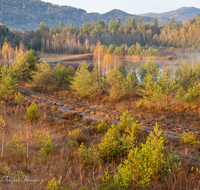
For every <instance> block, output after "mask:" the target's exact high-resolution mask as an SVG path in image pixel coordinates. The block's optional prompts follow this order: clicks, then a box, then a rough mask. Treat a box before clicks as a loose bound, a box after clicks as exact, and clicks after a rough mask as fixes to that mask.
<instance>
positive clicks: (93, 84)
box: [70, 62, 103, 98]
mask: <svg viewBox="0 0 200 190" xmlns="http://www.w3.org/2000/svg"><path fill="white" fill-rule="evenodd" d="M88 67H89V65H87V64H86V62H83V63H82V64H81V65H80V66H79V67H78V69H77V71H76V73H75V77H74V80H73V81H72V82H71V83H72V85H71V86H70V87H71V89H72V90H74V94H76V95H78V96H79V97H81V98H84V97H92V96H95V95H99V94H101V92H102V90H103V88H102V87H103V84H102V82H101V78H100V76H99V71H98V69H97V68H96V67H95V68H94V69H93V71H92V72H89V70H88Z"/></svg>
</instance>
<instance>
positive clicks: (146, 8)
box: [42, 0, 200, 14]
mask: <svg viewBox="0 0 200 190" xmlns="http://www.w3.org/2000/svg"><path fill="white" fill-rule="evenodd" d="M42 1H45V2H50V3H54V4H57V5H68V6H73V7H76V8H82V9H84V10H86V11H87V12H89V13H90V12H98V13H106V12H108V11H110V10H112V9H120V10H122V11H125V12H127V13H130V14H141V13H147V12H157V13H160V12H167V11H171V10H175V9H178V8H180V7H184V6H185V7H197V8H200V0H42Z"/></svg>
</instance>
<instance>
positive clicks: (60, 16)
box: [0, 0, 162, 30]
mask: <svg viewBox="0 0 200 190" xmlns="http://www.w3.org/2000/svg"><path fill="white" fill-rule="evenodd" d="M119 17H121V20H122V24H125V20H126V18H128V17H135V18H136V19H137V18H139V17H140V16H138V15H132V14H128V13H125V12H123V11H120V10H116V9H115V10H112V11H110V12H108V13H105V14H99V13H87V12H86V11H85V10H83V9H78V8H74V7H70V6H59V5H54V4H51V3H46V2H43V1H40V0H0V23H2V24H5V25H6V26H7V27H10V28H12V29H22V30H27V29H30V30H32V29H33V30H35V29H36V28H38V27H39V24H40V22H44V23H45V24H46V25H47V26H48V27H49V28H53V27H54V26H56V27H58V26H59V23H60V22H63V23H64V24H65V25H70V24H71V23H73V25H74V26H79V27H82V25H83V23H84V22H92V23H94V22H97V21H98V20H104V21H105V22H106V23H107V24H108V23H109V19H111V18H115V20H116V21H117V19H118V18H119ZM144 20H145V22H146V23H147V22H148V21H149V22H153V20H154V19H153V18H151V17H146V16H144ZM160 22H162V20H161V21H160Z"/></svg>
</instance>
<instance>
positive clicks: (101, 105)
mask: <svg viewBox="0 0 200 190" xmlns="http://www.w3.org/2000/svg"><path fill="white" fill-rule="evenodd" d="M62 94H63V92H56V93H55V96H56V97H59V98H60V99H62V98H63V97H62ZM64 96H66V97H67V98H70V99H71V100H72V101H76V99H74V97H73V96H72V95H71V94H69V92H66V93H65V94H64ZM136 99H137V98H136ZM8 100H9V101H8V102H7V103H6V104H4V105H3V106H2V107H1V108H0V113H1V114H2V115H3V117H4V119H5V122H6V126H5V131H4V133H3V142H4V147H5V144H6V143H8V142H9V141H10V140H11V139H12V138H13V137H15V136H16V137H17V138H19V139H20V141H21V143H22V144H23V145H24V146H26V147H27V145H28V157H27V152H26V153H24V154H21V153H20V154H19V153H10V152H6V151H4V156H3V158H1V163H0V166H1V167H0V173H1V174H2V170H3V167H4V166H8V167H10V170H11V173H17V171H19V170H20V171H23V172H24V174H25V175H27V176H28V178H29V179H39V180H40V183H35V184H34V183H29V184H24V183H5V184H1V188H2V189H6V190H7V189H8V190H9V189H13V188H15V189H19V190H23V189H37V190H40V189H47V184H48V181H50V180H51V179H53V178H56V180H60V184H61V186H63V187H66V186H67V187H69V188H70V190H77V189H81V188H82V187H83V186H85V187H87V188H88V190H93V189H94V190H96V189H97V186H98V185H99V184H101V183H102V180H101V178H102V177H103V176H104V173H105V171H107V170H108V171H109V173H110V176H111V177H113V175H114V173H116V172H117V166H118V165H119V164H120V163H122V161H123V159H124V158H123V157H122V156H119V157H118V158H117V159H116V160H113V161H110V162H106V163H104V164H98V166H97V167H95V168H93V169H88V168H87V167H85V166H84V163H83V160H81V159H80V158H79V157H78V156H77V150H78V148H79V145H80V143H81V142H84V144H85V145H86V146H87V147H90V146H95V145H97V144H98V143H99V142H100V140H101V138H102V137H103V136H104V134H99V133H97V132H96V131H95V129H96V126H97V124H98V123H95V121H92V120H89V119H88V120H85V121H84V124H83V123H74V122H72V121H69V120H73V119H74V115H73V114H71V115H70V114H68V115H67V119H69V120H65V119H61V118H62V115H63V113H62V112H61V111H57V110H56V109H55V108H53V109H51V108H49V107H48V106H46V105H44V104H40V106H39V109H40V113H41V117H40V119H39V120H36V121H33V122H28V121H26V120H25V119H24V114H25V113H26V110H27V108H28V106H29V105H30V102H29V101H27V102H26V103H25V105H18V106H15V105H14V104H13V103H12V102H11V101H10V99H9V98H8ZM132 100H133V101H131V103H130V102H129V101H127V100H121V101H119V102H109V101H108V100H106V97H105V96H103V97H102V99H99V100H97V99H94V100H92V101H91V100H82V101H80V100H79V105H80V106H83V105H88V106H90V107H92V109H95V108H96V109H101V110H103V109H105V110H107V111H108V112H112V114H114V112H117V111H120V112H122V111H124V109H131V108H133V107H134V105H135V104H134V98H133V99H132ZM195 109H196V108H195ZM139 115H141V113H140V114H139ZM72 116H73V117H72ZM71 117H72V118H71ZM75 118H76V117H75ZM152 119H153V118H151V120H152ZM154 119H155V118H154ZM155 120H156V119H155ZM76 121H77V120H76ZM87 125H88V127H87ZM92 126H93V127H92ZM77 128H78V129H80V130H81V131H83V136H82V137H81V138H79V139H78V144H77V145H76V146H71V147H69V146H68V143H69V141H70V139H69V132H71V131H72V130H73V129H77ZM38 131H40V132H41V133H42V134H43V135H44V136H45V135H46V134H50V136H51V138H52V141H53V142H55V144H56V146H57V148H56V150H55V151H54V152H53V153H52V156H51V157H50V159H49V160H48V161H47V162H40V161H39V160H38V153H39V151H40V148H41V146H39V147H38V146H37V133H38ZM0 142H2V135H0ZM166 146H172V147H174V149H175V153H177V154H179V155H180V157H181V161H182V163H183V168H182V169H181V170H180V171H178V172H173V171H172V173H171V175H170V176H168V177H167V178H166V181H156V182H155V185H153V186H151V188H150V189H155V190H159V189H163V190H171V189H177V190H178V189H181V190H186V189H187V190H190V189H191V190H192V189H199V188H200V174H199V173H196V172H195V170H191V167H192V166H194V168H195V167H200V165H199V162H198V161H197V158H198V156H199V147H196V148H194V149H191V148H190V149H189V150H188V149H187V148H186V149H185V150H187V151H185V152H184V151H183V147H182V145H181V144H180V142H179V141H178V140H176V139H171V140H169V141H168V143H167V144H166ZM152 181H153V179H152ZM132 189H134V187H133V188H132Z"/></svg>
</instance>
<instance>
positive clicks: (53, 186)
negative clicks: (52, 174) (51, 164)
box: [47, 178, 69, 190]
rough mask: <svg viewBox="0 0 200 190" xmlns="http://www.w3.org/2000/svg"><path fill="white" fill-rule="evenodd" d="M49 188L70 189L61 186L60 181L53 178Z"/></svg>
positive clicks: (53, 189) (55, 189) (51, 189)
mask: <svg viewBox="0 0 200 190" xmlns="http://www.w3.org/2000/svg"><path fill="white" fill-rule="evenodd" d="M47 189H49V190H69V188H68V187H65V188H63V187H60V183H59V181H57V180H56V179H55V178H53V179H52V180H51V181H48V185H47Z"/></svg>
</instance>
